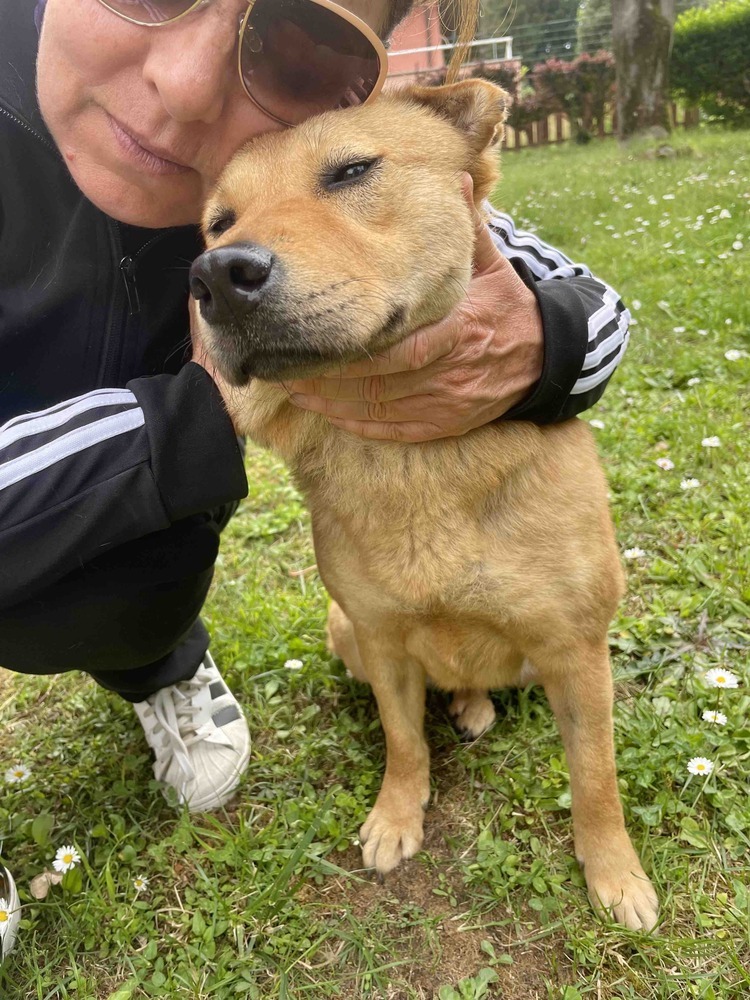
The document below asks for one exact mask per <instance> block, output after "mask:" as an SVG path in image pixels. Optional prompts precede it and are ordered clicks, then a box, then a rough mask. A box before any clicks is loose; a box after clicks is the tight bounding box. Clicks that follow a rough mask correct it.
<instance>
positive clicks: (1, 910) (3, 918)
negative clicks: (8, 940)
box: [0, 899, 13, 927]
mask: <svg viewBox="0 0 750 1000" xmlns="http://www.w3.org/2000/svg"><path fill="white" fill-rule="evenodd" d="M12 912H13V911H12V910H11V908H10V903H9V902H8V900H7V899H0V927H2V926H3V924H7V923H8V921H9V920H10V915H11V913H12Z"/></svg>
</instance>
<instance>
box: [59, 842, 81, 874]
mask: <svg viewBox="0 0 750 1000" xmlns="http://www.w3.org/2000/svg"><path fill="white" fill-rule="evenodd" d="M80 860H81V856H80V854H79V853H78V851H77V850H76V849H75V847H73V846H70V847H61V848H60V849H59V850H58V852H57V854H56V855H55V860H54V861H53V862H52V867H53V868H54V869H55V871H56V872H69V871H70V869H71V868H75V866H76V865H77V864H78V863H79V862H80Z"/></svg>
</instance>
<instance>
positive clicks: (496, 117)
mask: <svg viewBox="0 0 750 1000" xmlns="http://www.w3.org/2000/svg"><path fill="white" fill-rule="evenodd" d="M404 94H405V96H407V97H409V98H411V99H412V100H413V101H416V102H417V103H418V104H423V105H425V106H426V107H428V108H431V109H432V110H433V111H434V112H436V114H438V115H440V117H441V118H445V119H446V120H447V121H449V122H450V123H451V125H453V126H455V128H457V129H458V130H459V131H460V132H462V133H463V134H464V135H465V136H466V137H467V139H468V140H469V143H470V146H471V150H472V152H473V153H475V154H476V155H479V154H480V153H482V152H483V151H484V150H485V149H487V147H488V146H494V145H495V144H496V143H498V142H499V141H500V140H501V139H502V138H503V134H504V128H503V126H504V124H505V119H506V118H507V117H508V108H509V107H510V95H509V94H508V93H507V92H506V91H504V90H503V89H502V87H498V86H497V85H496V84H494V83H490V81H489V80H462V81H461V82H460V83H451V84H448V85H447V86H444V87H418V86H412V87H407V88H406V89H405V91H404Z"/></svg>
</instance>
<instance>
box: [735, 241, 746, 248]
mask: <svg viewBox="0 0 750 1000" xmlns="http://www.w3.org/2000/svg"><path fill="white" fill-rule="evenodd" d="M744 246H745V244H744V243H743V242H742V240H735V241H734V243H733V244H732V250H742V249H743V247H744Z"/></svg>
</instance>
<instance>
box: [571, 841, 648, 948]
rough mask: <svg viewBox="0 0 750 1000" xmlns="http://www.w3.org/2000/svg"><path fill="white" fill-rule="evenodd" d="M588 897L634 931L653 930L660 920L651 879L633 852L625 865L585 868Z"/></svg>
mask: <svg viewBox="0 0 750 1000" xmlns="http://www.w3.org/2000/svg"><path fill="white" fill-rule="evenodd" d="M584 874H585V875H586V884H587V886H588V891H589V899H590V900H591V903H592V906H593V907H594V909H595V910H596V911H597V913H599V914H600V915H601V916H603V917H610V918H612V919H614V920H616V921H617V923H618V924H623V925H624V926H625V927H627V928H628V930H631V931H652V930H653V929H654V927H655V926H656V923H657V921H658V919H659V900H658V899H657V896H656V891H655V889H654V887H653V885H652V884H651V881H650V879H649V878H648V876H647V875H646V873H645V872H644V870H643V869H642V868H641V865H640V862H639V861H638V859H637V858H636V857H635V855H634V861H633V862H632V863H631V864H629V865H626V866H623V867H616V866H614V865H613V866H611V867H609V868H604V869H602V870H601V871H599V872H589V871H587V870H586V869H584Z"/></svg>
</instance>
